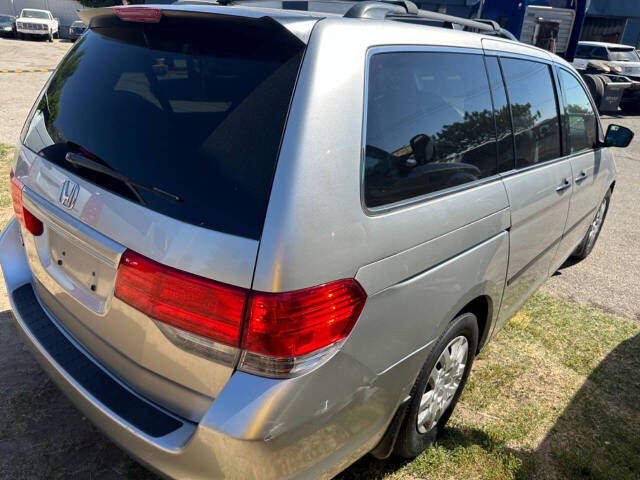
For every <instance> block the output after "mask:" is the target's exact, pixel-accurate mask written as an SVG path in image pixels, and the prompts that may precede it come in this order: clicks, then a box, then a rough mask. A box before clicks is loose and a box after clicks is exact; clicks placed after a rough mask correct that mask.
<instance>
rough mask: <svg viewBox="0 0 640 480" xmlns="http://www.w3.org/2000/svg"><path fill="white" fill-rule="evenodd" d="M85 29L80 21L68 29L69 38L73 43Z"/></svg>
mask: <svg viewBox="0 0 640 480" xmlns="http://www.w3.org/2000/svg"><path fill="white" fill-rule="evenodd" d="M86 29H87V26H86V25H85V24H84V23H83V22H82V20H76V21H75V22H73V23H72V24H71V26H70V27H69V37H70V38H71V40H72V41H74V42H75V41H76V40H77V39H79V38H80V37H81V36H82V34H83V33H84V31H85V30H86Z"/></svg>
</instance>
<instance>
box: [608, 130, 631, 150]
mask: <svg viewBox="0 0 640 480" xmlns="http://www.w3.org/2000/svg"><path fill="white" fill-rule="evenodd" d="M631 140H633V131H632V130H630V129H628V128H627V127H623V126H621V125H609V128H607V133H606V135H605V137H604V146H605V147H620V148H624V147H628V146H629V144H630V143H631Z"/></svg>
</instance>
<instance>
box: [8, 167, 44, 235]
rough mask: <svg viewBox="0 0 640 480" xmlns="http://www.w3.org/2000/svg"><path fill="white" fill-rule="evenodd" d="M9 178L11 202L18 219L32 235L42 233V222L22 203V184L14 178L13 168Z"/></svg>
mask: <svg viewBox="0 0 640 480" xmlns="http://www.w3.org/2000/svg"><path fill="white" fill-rule="evenodd" d="M9 177H10V178H11V203H13V211H14V213H15V214H16V218H17V219H18V221H19V222H20V223H21V224H22V225H23V226H24V227H25V228H26V229H27V230H28V231H29V232H31V234H33V235H34V236H36V237H38V236H40V235H42V232H43V231H44V225H43V224H42V222H41V221H40V220H39V219H38V218H37V217H36V216H35V215H34V214H33V213H31V212H30V211H29V210H27V209H26V208H25V207H24V205H23V204H22V190H23V189H24V184H23V183H22V182H21V181H20V180H18V179H17V178H16V176H15V175H14V174H13V170H11V172H10V173H9Z"/></svg>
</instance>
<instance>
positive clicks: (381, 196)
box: [0, 2, 633, 479]
mask: <svg viewBox="0 0 640 480" xmlns="http://www.w3.org/2000/svg"><path fill="white" fill-rule="evenodd" d="M252 5H254V3H252ZM341 5H346V7H348V11H346V13H344V15H342V14H336V13H333V14H329V13H317V12H306V11H305V12H300V11H290V10H280V9H266V8H262V7H260V6H259V5H258V6H242V5H237V6H233V7H230V6H219V5H211V4H206V3H200V4H198V5H194V4H185V5H183V4H173V5H158V6H148V5H146V6H131V7H124V6H123V7H115V8H97V9H91V10H85V11H82V12H81V13H80V15H81V18H82V20H83V21H84V22H85V24H86V25H87V26H88V28H89V29H88V31H87V32H86V33H85V35H84V36H83V38H82V40H81V41H80V42H77V43H76V45H75V46H73V47H72V48H71V50H70V51H69V53H68V54H67V55H66V56H65V58H64V59H63V60H62V62H61V63H60V65H59V66H58V68H57V69H56V71H55V73H54V74H53V77H52V79H51V81H50V82H49V83H48V85H47V86H46V88H45V91H43V92H42V93H41V94H40V97H39V99H38V100H36V104H35V106H34V108H33V109H32V112H31V113H30V115H29V117H28V118H27V121H26V123H25V127H24V129H23V131H22V134H21V140H20V145H19V151H18V154H17V155H16V160H15V163H14V164H13V166H12V171H11V189H12V190H11V191H12V199H13V205H14V209H15V218H14V219H13V220H12V221H11V222H10V223H9V225H8V226H7V227H6V229H5V231H4V233H3V234H2V237H1V238H0V263H1V265H2V270H3V272H4V280H5V282H6V285H7V292H8V295H9V299H10V302H11V306H12V309H13V312H14V314H15V315H14V316H15V321H16V325H17V327H18V329H19V331H20V332H22V334H23V336H24V339H25V342H26V343H27V344H28V345H29V346H30V347H31V349H32V350H33V352H34V355H35V357H36V358H37V359H38V361H39V362H40V364H41V365H42V367H43V368H44V369H45V370H46V372H47V373H48V374H49V375H50V376H51V378H52V379H53V380H54V381H55V382H56V383H57V384H58V386H59V387H60V388H61V390H62V391H63V392H64V393H65V394H66V395H67V396H68V397H69V398H70V399H71V400H72V401H73V402H74V403H75V404H76V405H77V407H78V408H79V409H80V410H81V411H82V412H83V415H85V416H86V417H87V418H88V419H89V420H91V421H92V422H93V423H94V424H96V425H97V426H98V427H99V428H100V429H102V430H103V431H104V432H105V433H106V434H107V435H108V436H109V437H111V438H112V439H113V440H114V441H115V442H116V443H117V444H118V445H120V446H121V447H122V448H124V449H126V450H127V451H128V452H130V453H131V455H133V456H134V457H135V458H137V459H139V460H140V461H141V462H142V463H144V464H145V465H147V466H148V467H149V468H151V469H153V470H155V471H157V472H160V473H161V474H162V475H164V476H166V477H168V478H176V479H183V478H193V479H205V478H207V479H209V478H234V479H238V478H241V479H250V478H260V479H289V478H316V477H322V478H330V477H332V476H333V475H335V474H336V473H338V472H339V471H341V470H342V469H344V468H346V467H347V466H348V465H349V464H351V463H352V462H354V461H356V460H357V459H358V458H359V457H361V456H363V455H365V454H367V453H368V452H371V453H373V454H374V455H376V456H377V457H379V458H386V457H388V456H389V455H391V453H392V452H395V453H396V454H397V455H401V456H404V457H413V456H416V455H418V454H419V453H420V452H422V451H423V450H424V449H425V448H426V447H427V446H428V445H430V444H431V443H432V442H433V441H434V440H435V439H436V437H437V435H438V434H439V432H441V431H442V429H443V428H444V426H445V424H446V423H447V420H448V419H449V416H450V415H451V413H452V411H453V409H454V407H455V405H456V402H457V401H458V398H459V396H460V393H461V391H462V389H463V387H464V385H465V382H466V380H467V377H468V375H469V371H470V369H471V366H472V363H473V360H474V357H475V356H476V354H477V353H478V352H479V351H480V350H481V349H482V348H483V347H484V346H485V345H486V344H487V343H488V342H489V341H490V339H491V338H492V337H493V336H494V335H495V334H496V333H497V332H498V331H499V330H500V328H501V327H502V326H503V325H504V324H505V322H506V321H507V320H508V319H509V318H510V317H511V316H512V315H514V313H515V312H516V311H517V310H518V309H519V308H520V306H521V305H522V304H523V302H525V301H526V300H527V298H528V297H529V296H530V295H531V294H532V293H533V292H534V291H535V290H536V289H537V288H538V287H539V286H540V285H541V284H542V283H543V282H544V281H545V280H546V279H547V278H548V277H549V275H551V274H552V273H553V272H554V271H555V270H556V269H557V268H558V267H559V266H560V265H561V264H562V263H563V262H564V261H565V260H566V259H567V258H568V257H569V256H570V255H573V256H574V257H576V259H581V258H584V257H586V256H587V255H589V253H590V252H591V251H592V249H593V246H594V244H595V242H596V240H597V238H598V235H599V234H600V230H601V227H602V224H603V222H604V220H605V217H606V214H607V209H608V207H609V202H610V199H611V194H612V192H613V190H614V185H615V180H616V168H615V163H614V160H613V155H612V151H611V150H610V149H609V147H611V146H617V147H624V146H626V145H627V144H628V143H629V142H630V141H631V137H632V136H633V133H632V132H631V131H630V130H628V129H627V128H625V127H621V126H615V125H612V126H610V127H609V128H608V130H607V131H606V132H605V131H604V130H603V129H602V127H601V125H600V121H599V117H598V113H597V111H596V109H595V108H594V105H593V103H592V100H591V98H590V96H589V94H588V92H587V90H586V88H585V85H584V83H583V81H582V79H581V78H580V76H579V75H578V74H577V73H576V71H575V70H574V68H573V67H572V66H571V65H570V64H568V63H566V62H565V61H564V60H562V59H560V58H559V57H556V56H554V55H553V54H550V53H549V52H546V51H544V50H541V49H538V48H535V47H531V46H528V45H523V44H520V43H518V42H513V41H509V40H506V39H504V38H497V37H499V36H501V35H505V34H504V33H503V32H502V31H501V30H500V28H499V27H498V26H496V25H490V24H486V23H478V22H474V21H471V20H466V19H454V20H455V21H454V22H452V21H451V17H444V16H442V15H439V14H435V13H431V12H422V11H420V10H418V9H417V8H416V7H415V5H412V4H411V3H408V2H405V3H403V4H402V5H400V4H396V3H384V2H358V3H353V4H347V3H345V4H341ZM445 18H446V19H447V20H446V23H447V24H449V25H450V24H451V23H453V24H455V25H456V26H461V27H466V28H474V29H478V30H480V31H482V32H484V33H470V32H464V31H459V29H445V28H440V27H437V26H426V25H420V24H417V23H416V22H420V21H423V20H426V21H427V22H428V23H434V22H438V21H439V20H442V19H445ZM403 20H404V21H403ZM407 20H409V21H408V22H407ZM104 25H108V28H102V26H104ZM231 37H232V38H233V41H229V38H231ZM88 85H90V86H91V88H86V87H87V86H88ZM91 119H96V122H97V123H96V122H93V121H91ZM96 125H99V128H97V127H96ZM512 126H515V131H514V130H512Z"/></svg>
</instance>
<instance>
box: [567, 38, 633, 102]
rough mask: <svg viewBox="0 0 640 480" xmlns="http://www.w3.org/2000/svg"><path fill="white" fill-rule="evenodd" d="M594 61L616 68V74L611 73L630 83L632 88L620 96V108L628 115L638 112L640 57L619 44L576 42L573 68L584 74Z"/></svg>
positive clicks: (627, 47)
mask: <svg viewBox="0 0 640 480" xmlns="http://www.w3.org/2000/svg"><path fill="white" fill-rule="evenodd" d="M594 61H595V63H596V64H598V63H604V64H605V65H609V66H611V65H614V66H615V67H618V68H619V71H618V72H614V71H612V72H611V73H612V74H617V75H623V76H624V77H626V79H627V80H629V81H631V82H632V87H631V88H627V89H626V90H625V91H624V93H623V94H622V99H621V100H620V108H622V110H623V111H625V112H629V113H638V112H640V55H639V54H638V51H636V49H635V47H633V46H631V45H620V44H619V43H605V42H578V48H577V49H576V56H575V59H574V60H573V66H574V67H575V68H576V69H577V70H578V71H580V72H581V73H584V71H585V70H587V69H589V68H590V67H592V66H593V63H594ZM590 62H591V65H590ZM585 80H586V79H585ZM590 89H591V87H590ZM592 95H593V92H592ZM595 97H596V95H594V98H595Z"/></svg>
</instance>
